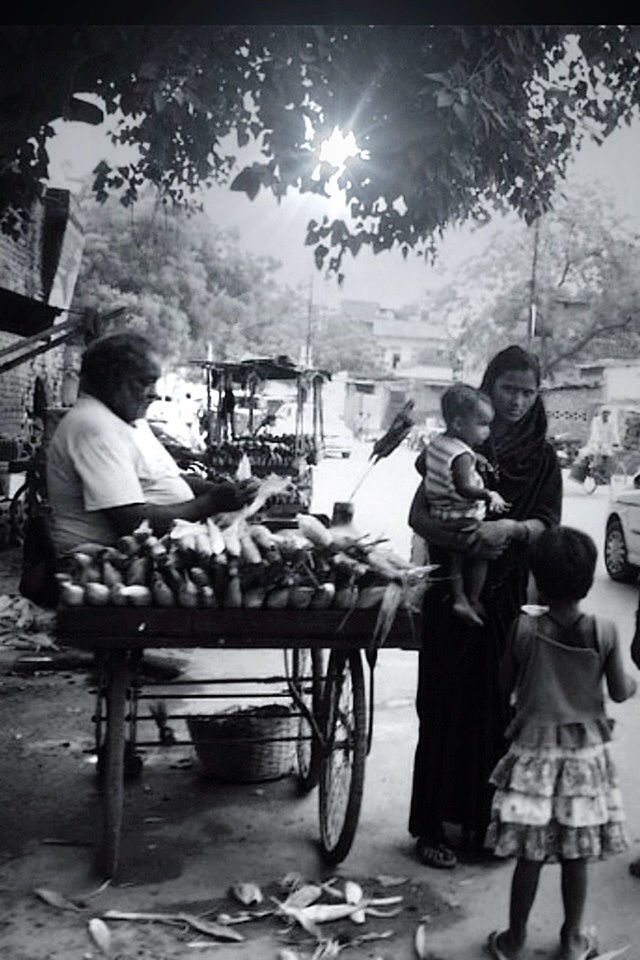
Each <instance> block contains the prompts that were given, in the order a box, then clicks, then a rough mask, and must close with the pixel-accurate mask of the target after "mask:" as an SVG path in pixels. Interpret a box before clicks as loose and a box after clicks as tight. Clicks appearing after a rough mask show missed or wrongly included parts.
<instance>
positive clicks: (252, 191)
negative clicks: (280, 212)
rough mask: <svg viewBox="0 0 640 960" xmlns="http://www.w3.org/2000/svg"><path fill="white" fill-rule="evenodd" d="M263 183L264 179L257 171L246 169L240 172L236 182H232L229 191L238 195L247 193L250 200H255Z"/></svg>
mask: <svg viewBox="0 0 640 960" xmlns="http://www.w3.org/2000/svg"><path fill="white" fill-rule="evenodd" d="M261 183H262V177H261V176H260V175H259V174H258V173H257V171H256V170H254V169H253V168H252V167H245V168H244V170H241V171H240V173H239V174H238V176H237V177H236V178H235V180H232V181H231V184H230V186H229V189H230V190H235V191H236V192H238V193H246V195H247V196H248V197H249V200H254V199H255V197H256V196H257V195H258V190H259V189H260V184H261Z"/></svg>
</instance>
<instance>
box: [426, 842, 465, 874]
mask: <svg viewBox="0 0 640 960" xmlns="http://www.w3.org/2000/svg"><path fill="white" fill-rule="evenodd" d="M416 853H417V855H418V860H419V861H420V862H421V863H423V864H424V865H425V866H426V867H435V868H436V869H437V870H451V869H452V868H453V867H455V866H456V864H457V863H458V858H457V857H456V855H455V853H454V852H453V850H450V849H449V847H448V846H447V845H446V844H445V843H429V841H428V840H425V839H424V838H421V839H420V840H418V842H417V843H416Z"/></svg>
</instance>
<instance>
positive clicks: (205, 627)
mask: <svg viewBox="0 0 640 960" xmlns="http://www.w3.org/2000/svg"><path fill="white" fill-rule="evenodd" d="M377 616H378V611H376V610H375V609H371V610H364V609H362V610H358V609H355V610H352V611H348V612H347V613H345V611H344V610H339V609H328V610H316V611H313V610H291V609H284V610H270V611H269V616H268V617H265V616H264V611H263V610H250V609H242V610H224V609H216V610H208V609H157V608H151V607H146V608H143V607H141V608H128V607H123V608H118V607H110V608H108V607H99V608H97V607H91V606H78V607H67V608H61V609H60V610H59V611H58V625H57V631H58V637H59V639H61V640H62V641H67V642H70V643H73V645H74V646H76V647H79V648H84V649H87V650H91V651H93V652H94V653H95V655H96V659H97V662H98V674H99V678H100V679H99V694H98V706H97V711H96V713H97V716H96V717H95V718H94V719H95V720H96V721H97V731H98V741H99V745H100V748H101V749H102V750H103V751H104V755H103V777H104V780H103V794H102V802H103V818H104V827H103V837H102V844H101V848H100V856H99V868H100V870H101V872H102V874H103V875H104V876H106V877H113V876H114V875H115V873H116V871H117V868H118V860H119V848H120V836H121V828H122V809H123V796H124V764H125V752H126V749H125V748H126V746H127V731H128V739H129V742H131V740H132V739H133V740H135V730H136V725H137V724H139V723H140V722H141V721H142V720H144V719H149V717H148V715H147V716H146V717H145V716H143V715H141V714H139V712H138V706H139V704H140V703H141V702H143V701H144V699H145V696H146V698H147V699H151V698H152V697H153V694H149V695H145V694H144V692H143V689H142V686H141V683H140V664H141V658H142V653H143V651H144V650H149V649H153V650H156V649H159V648H163V647H164V648H195V647H204V648H209V649H231V648H235V649H247V650H249V649H251V650H254V649H259V648H262V649H282V650H283V651H284V653H285V667H286V669H285V671H284V675H282V676H276V677H256V678H252V679H251V680H250V681H247V682H248V683H250V684H252V685H254V684H257V685H259V686H260V687H261V688H265V687H269V686H273V685H274V684H276V685H277V684H282V683H283V682H285V683H286V687H287V690H288V694H289V697H290V700H291V703H292V705H293V708H294V710H295V713H294V714H293V715H294V717H295V718H296V724H297V729H296V730H295V732H294V735H293V737H294V739H295V741H296V753H297V761H298V771H297V775H298V780H299V784H300V787H301V789H302V790H309V789H311V788H312V787H314V786H315V784H316V783H319V823H320V846H321V850H322V854H323V856H324V858H325V859H326V860H327V861H328V862H330V863H338V862H340V861H342V860H343V859H344V858H345V857H346V855H347V853H348V852H349V849H350V848H351V845H352V842H353V839H354V835H355V832H356V828H357V823H358V818H359V812H360V805H361V800H362V793H363V785H364V773H365V761H366V756H367V753H368V749H369V746H370V743H371V732H372V727H373V684H372V681H373V670H374V666H375V659H376V657H375V652H373V651H372V649H371V641H372V637H373V635H374V631H375V628H376V620H377ZM417 620H418V617H417V615H416V614H415V613H413V612H411V611H410V610H409V609H407V608H406V607H403V606H401V607H399V608H398V610H397V612H396V615H395V619H394V621H393V624H392V626H391V629H390V631H389V632H388V633H387V636H386V641H385V645H386V646H387V647H389V646H393V647H396V648H400V649H416V648H417V646H418V641H417V638H418V637H419V636H420V629H419V624H418V622H417ZM363 653H364V654H365V655H366V659H367V662H368V664H369V669H370V684H369V688H368V693H367V691H366V690H365V679H364V668H363ZM203 682H206V683H208V684H211V685H218V688H219V687H220V685H221V684H222V685H224V684H225V683H229V682H233V681H231V680H229V679H228V678H227V679H218V680H209V681H198V685H199V686H201V685H202V684H203ZM183 683H184V681H183ZM172 685H174V686H175V688H176V690H178V691H180V692H177V693H176V694H175V696H176V698H181V697H183V696H185V694H184V693H183V692H182V691H181V689H180V681H173V682H172ZM367 701H368V702H367ZM279 739H288V738H279ZM182 742H183V743H184V742H185V741H182ZM186 742H190V741H186Z"/></svg>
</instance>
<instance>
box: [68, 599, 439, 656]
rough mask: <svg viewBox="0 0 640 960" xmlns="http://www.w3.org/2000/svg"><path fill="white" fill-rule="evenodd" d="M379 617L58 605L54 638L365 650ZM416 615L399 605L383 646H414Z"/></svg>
mask: <svg viewBox="0 0 640 960" xmlns="http://www.w3.org/2000/svg"><path fill="white" fill-rule="evenodd" d="M377 616H378V608H374V609H371V610H353V611H351V613H348V611H346V610H310V609H307V610H271V609H264V608H262V609H255V610H254V609H239V610H229V609H226V610H225V609H217V610H211V609H186V608H171V607H169V608H160V607H106V606H105V607H91V606H78V607H61V608H60V609H59V610H58V613H57V631H56V632H57V637H58V639H59V640H62V641H66V642H67V643H68V644H69V645H71V646H76V647H83V648H88V649H99V650H107V649H123V648H127V649H135V648H144V647H147V648H149V647H217V648H224V647H228V648H235V649H242V648H247V647H256V648H279V647H325V648H326V647H332V648H333V647H335V648H338V649H347V648H353V647H361V648H365V649H366V648H367V647H368V646H369V643H370V641H371V637H372V635H373V631H374V628H375V624H376V619H377ZM421 635H422V631H421V624H420V617H419V616H418V615H416V614H410V613H409V612H408V611H407V610H406V609H405V608H400V609H399V610H398V612H397V614H396V617H395V620H394V622H393V625H392V627H391V630H390V632H389V635H388V637H387V640H386V642H385V646H386V647H397V648H399V649H403V650H416V649H418V648H419V646H420V637H421Z"/></svg>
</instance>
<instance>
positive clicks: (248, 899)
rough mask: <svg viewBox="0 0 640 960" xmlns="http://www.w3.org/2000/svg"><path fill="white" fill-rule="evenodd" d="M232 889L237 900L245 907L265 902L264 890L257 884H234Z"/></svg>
mask: <svg viewBox="0 0 640 960" xmlns="http://www.w3.org/2000/svg"><path fill="white" fill-rule="evenodd" d="M230 889H231V893H232V894H233V896H234V897H235V898H236V900H239V901H240V903H242V904H244V906H245V907H249V906H251V904H252V903H262V901H263V900H264V897H263V896H262V890H261V889H260V887H258V886H256V884H255V883H232V884H231V888H230Z"/></svg>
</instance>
